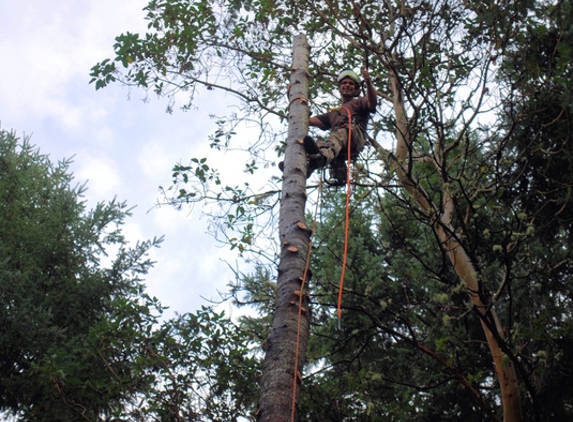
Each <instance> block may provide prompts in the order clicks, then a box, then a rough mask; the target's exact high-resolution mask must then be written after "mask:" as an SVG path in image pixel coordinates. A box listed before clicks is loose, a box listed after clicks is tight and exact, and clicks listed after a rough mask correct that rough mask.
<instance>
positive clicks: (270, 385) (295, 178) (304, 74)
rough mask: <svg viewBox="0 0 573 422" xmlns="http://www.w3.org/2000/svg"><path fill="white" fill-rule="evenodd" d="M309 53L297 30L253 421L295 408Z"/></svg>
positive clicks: (300, 358)
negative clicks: (277, 247)
mask: <svg viewBox="0 0 573 422" xmlns="http://www.w3.org/2000/svg"><path fill="white" fill-rule="evenodd" d="M309 54H310V49H309V46H308V43H307V40H306V37H305V36H304V35H302V34H301V35H297V36H296V37H295V38H294V44H293V67H292V74H291V80H290V88H289V101H290V106H289V129H288V139H287V144H286V149H285V161H284V165H285V166H284V178H283V189H282V197H281V204H280V217H279V232H280V241H281V245H282V246H281V256H280V262H279V267H278V280H277V293H276V302H275V312H274V316H273V326H272V330H271V332H270V334H269V337H268V339H267V341H266V347H265V350H266V355H265V360H264V362H263V375H262V382H261V397H260V401H259V408H258V411H257V421H259V422H283V421H284V422H286V421H294V420H297V418H298V415H297V410H296V408H297V405H298V398H299V395H300V382H301V372H302V367H303V364H304V359H305V353H306V345H307V342H308V336H309V313H308V312H307V310H306V309H307V306H308V300H307V296H306V295H305V294H304V292H303V291H302V290H303V289H301V287H302V284H303V274H304V268H305V263H306V255H307V251H308V248H309V247H310V235H311V232H310V230H309V229H308V228H307V226H306V224H305V221H304V208H305V204H306V153H305V151H304V148H303V146H302V138H303V137H304V136H305V135H306V134H307V132H308V118H309V109H308V103H307V97H308V84H309V74H308V58H309ZM300 304H301V305H302V306H299V305H300ZM297 348H298V350H297Z"/></svg>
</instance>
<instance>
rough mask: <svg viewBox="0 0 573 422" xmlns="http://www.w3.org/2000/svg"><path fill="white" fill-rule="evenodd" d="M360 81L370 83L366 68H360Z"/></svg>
mask: <svg viewBox="0 0 573 422" xmlns="http://www.w3.org/2000/svg"><path fill="white" fill-rule="evenodd" d="M362 79H364V81H365V82H371V80H370V72H368V69H366V66H365V67H363V68H362Z"/></svg>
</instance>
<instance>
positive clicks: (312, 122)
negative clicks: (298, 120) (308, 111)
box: [308, 116, 326, 130]
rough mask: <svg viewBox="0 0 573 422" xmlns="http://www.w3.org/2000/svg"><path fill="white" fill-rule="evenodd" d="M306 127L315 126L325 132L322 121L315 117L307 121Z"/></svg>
mask: <svg viewBox="0 0 573 422" xmlns="http://www.w3.org/2000/svg"><path fill="white" fill-rule="evenodd" d="M308 125H309V126H315V127H317V128H319V129H322V130H326V126H325V125H324V123H322V121H321V120H320V119H319V118H318V117H316V116H312V117H311V118H310V119H308Z"/></svg>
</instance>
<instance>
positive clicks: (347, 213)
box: [337, 106, 352, 330]
mask: <svg viewBox="0 0 573 422" xmlns="http://www.w3.org/2000/svg"><path fill="white" fill-rule="evenodd" d="M342 108H343V109H344V110H346V112H347V113H348V142H347V144H348V156H347V160H348V166H346V207H345V210H346V211H345V218H344V253H343V255H342V270H341V271H340V283H339V286H338V306H337V314H338V329H339V330H340V329H342V289H343V287H344V273H345V271H346V257H347V256H348V231H349V230H348V228H349V222H350V154H351V144H352V113H350V110H349V109H348V108H347V107H344V106H342Z"/></svg>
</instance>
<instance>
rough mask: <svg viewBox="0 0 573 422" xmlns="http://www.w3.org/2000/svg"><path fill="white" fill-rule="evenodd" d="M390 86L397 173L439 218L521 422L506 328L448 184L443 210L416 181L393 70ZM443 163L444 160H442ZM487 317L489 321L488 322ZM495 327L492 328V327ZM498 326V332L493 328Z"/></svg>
mask: <svg viewBox="0 0 573 422" xmlns="http://www.w3.org/2000/svg"><path fill="white" fill-rule="evenodd" d="M390 86H391V89H392V94H393V96H394V104H393V106H394V114H395V117H396V131H397V135H396V138H397V144H396V159H397V161H398V162H397V165H396V166H395V170H396V174H397V175H398V178H399V180H400V183H401V184H402V186H403V187H404V188H405V189H406V190H407V191H408V193H409V194H410V195H412V197H414V198H415V199H416V201H417V202H418V204H419V205H420V207H421V208H422V209H423V210H424V211H425V212H426V215H428V216H429V217H433V218H435V219H436V221H435V222H434V224H433V229H434V231H435V233H436V234H437V236H438V238H439V239H440V241H441V244H442V248H443V249H444V250H445V251H446V253H447V254H448V256H449V258H450V261H451V262H452V265H453V266H454V269H455V271H456V273H457V274H458V276H459V277H460V280H461V281H462V282H463V283H464V284H465V285H466V286H467V289H468V292H469V296H470V299H471V301H472V303H473V305H474V306H475V307H476V309H477V310H478V311H479V312H480V314H481V316H482V318H481V324H482V328H483V330H484V333H485V336H486V338H487V343H488V346H489V348H490V351H491V355H492V358H493V361H494V364H495V370H496V373H497V377H498V380H499V384H500V389H501V399H502V404H503V420H504V422H521V421H522V420H523V415H522V411H521V399H520V392H519V386H518V383H517V376H516V373H515V368H514V365H513V362H512V361H511V360H510V359H509V358H508V356H507V355H506V354H505V353H504V352H503V351H502V349H501V347H500V341H502V340H503V331H502V329H501V325H500V323H499V320H498V318H497V315H496V313H495V310H494V309H493V307H492V306H491V304H485V303H484V302H483V301H482V298H481V296H480V292H482V289H481V286H480V280H479V275H478V274H477V272H476V270H475V268H474V265H473V263H472V261H471V259H470V257H469V256H468V254H467V253H466V251H465V249H464V248H463V246H462V245H461V243H460V242H459V240H458V238H457V237H456V236H455V235H454V230H453V227H452V225H451V217H452V215H453V207H454V205H453V201H452V200H451V197H450V196H449V194H448V191H447V188H446V187H444V188H443V198H444V199H443V204H442V205H443V209H444V211H443V212H442V213H440V212H439V210H438V209H437V208H436V207H435V206H434V205H433V204H432V203H431V201H430V199H429V197H428V195H427V194H426V192H425V191H424V189H423V188H422V187H421V186H420V185H419V184H418V183H417V182H416V180H415V179H414V178H413V176H412V174H411V171H410V170H411V165H412V163H413V162H412V139H411V135H410V130H409V125H408V118H407V116H406V111H405V106H404V99H403V91H402V87H401V85H400V81H399V79H398V76H397V75H396V74H394V73H393V72H392V71H391V70H390ZM441 165H443V163H441ZM485 320H487V321H488V322H489V323H488V324H486V323H485ZM490 327H491V328H490ZM492 329H493V330H495V333H494V332H493V331H492Z"/></svg>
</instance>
